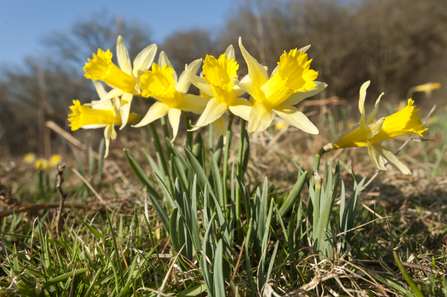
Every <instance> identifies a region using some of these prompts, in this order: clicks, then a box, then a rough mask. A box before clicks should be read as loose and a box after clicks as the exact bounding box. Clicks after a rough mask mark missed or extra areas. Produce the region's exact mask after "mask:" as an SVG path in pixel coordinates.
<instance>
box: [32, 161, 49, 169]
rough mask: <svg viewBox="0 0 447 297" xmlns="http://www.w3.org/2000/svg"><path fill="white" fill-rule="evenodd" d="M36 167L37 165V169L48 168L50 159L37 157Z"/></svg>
mask: <svg viewBox="0 0 447 297" xmlns="http://www.w3.org/2000/svg"><path fill="white" fill-rule="evenodd" d="M34 167H36V169H43V170H45V169H47V168H48V161H47V160H45V159H37V160H36V162H35V163H34Z"/></svg>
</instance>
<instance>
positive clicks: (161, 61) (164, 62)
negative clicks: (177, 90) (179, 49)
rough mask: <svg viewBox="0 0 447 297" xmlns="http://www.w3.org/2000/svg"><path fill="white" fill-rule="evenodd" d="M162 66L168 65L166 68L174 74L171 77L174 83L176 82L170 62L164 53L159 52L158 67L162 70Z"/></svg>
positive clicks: (175, 74)
mask: <svg viewBox="0 0 447 297" xmlns="http://www.w3.org/2000/svg"><path fill="white" fill-rule="evenodd" d="M164 65H168V67H170V68H172V69H173V70H174V72H173V73H172V76H173V77H174V81H177V72H175V69H174V67H172V64H171V61H170V60H169V58H168V55H166V53H165V52H164V51H161V53H160V55H159V56H158V66H160V67H161V68H163V66H164Z"/></svg>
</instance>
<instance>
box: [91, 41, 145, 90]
mask: <svg viewBox="0 0 447 297" xmlns="http://www.w3.org/2000/svg"><path fill="white" fill-rule="evenodd" d="M112 56H113V54H112V53H111V52H110V50H107V51H106V52H104V51H103V50H102V49H98V54H96V55H95V54H93V59H88V61H89V62H88V63H86V64H85V67H84V71H85V77H86V78H89V79H93V80H101V81H103V82H105V83H107V84H109V85H111V86H113V87H115V88H117V89H120V90H122V91H123V92H125V93H130V94H133V95H138V94H139V93H140V92H139V89H138V84H137V82H136V81H135V78H134V77H133V75H131V74H127V73H126V72H124V71H123V70H121V69H120V68H119V67H118V66H116V65H115V64H113V62H112Z"/></svg>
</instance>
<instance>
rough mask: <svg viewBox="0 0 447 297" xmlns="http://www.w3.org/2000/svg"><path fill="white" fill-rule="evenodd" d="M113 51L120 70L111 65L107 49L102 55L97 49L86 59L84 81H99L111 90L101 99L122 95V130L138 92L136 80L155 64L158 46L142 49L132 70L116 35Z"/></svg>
mask: <svg viewBox="0 0 447 297" xmlns="http://www.w3.org/2000/svg"><path fill="white" fill-rule="evenodd" d="M116 52H117V60H118V65H119V67H118V66H116V65H115V64H113V62H112V56H113V54H112V53H111V52H110V50H107V51H106V52H104V51H103V50H102V49H98V53H97V54H93V59H88V63H86V64H85V67H84V71H85V77H86V78H89V79H92V80H101V81H103V82H105V83H106V84H108V85H110V86H111V87H113V89H112V90H111V91H110V92H109V93H108V94H107V95H106V96H104V98H103V99H102V100H109V99H111V98H114V97H119V96H121V103H120V114H121V118H122V120H121V123H122V124H121V127H120V129H123V128H124V126H125V125H126V124H127V122H128V117H129V114H130V104H131V102H132V99H133V96H135V95H140V93H141V90H140V88H139V86H138V82H139V78H140V76H141V75H142V74H143V72H144V70H145V69H149V67H150V66H151V64H152V62H153V61H154V57H155V54H156V52H157V45H156V44H151V45H149V46H147V47H146V48H144V49H143V50H142V51H141V52H140V53H139V54H138V55H137V57H136V58H135V60H134V61H133V67H132V64H131V61H130V58H129V52H128V50H127V48H126V45H125V44H124V41H123V38H122V37H121V36H118V40H117V43H116Z"/></svg>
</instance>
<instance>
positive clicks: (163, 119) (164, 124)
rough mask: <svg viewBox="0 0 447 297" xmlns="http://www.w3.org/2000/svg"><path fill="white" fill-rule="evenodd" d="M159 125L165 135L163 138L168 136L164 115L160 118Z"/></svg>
mask: <svg viewBox="0 0 447 297" xmlns="http://www.w3.org/2000/svg"><path fill="white" fill-rule="evenodd" d="M160 121H161V126H162V127H163V134H164V135H165V138H166V137H167V138H170V137H169V130H168V123H167V122H166V116H164V117H161V118H160Z"/></svg>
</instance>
